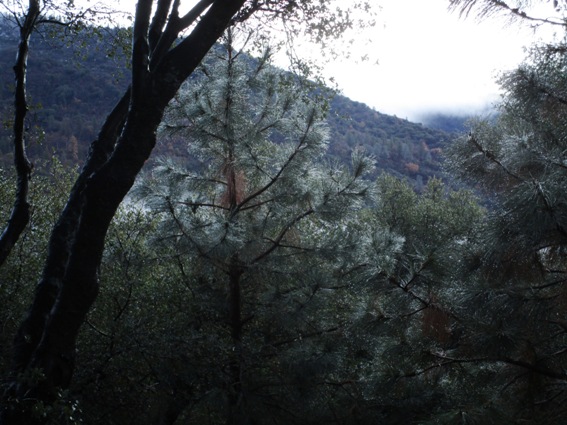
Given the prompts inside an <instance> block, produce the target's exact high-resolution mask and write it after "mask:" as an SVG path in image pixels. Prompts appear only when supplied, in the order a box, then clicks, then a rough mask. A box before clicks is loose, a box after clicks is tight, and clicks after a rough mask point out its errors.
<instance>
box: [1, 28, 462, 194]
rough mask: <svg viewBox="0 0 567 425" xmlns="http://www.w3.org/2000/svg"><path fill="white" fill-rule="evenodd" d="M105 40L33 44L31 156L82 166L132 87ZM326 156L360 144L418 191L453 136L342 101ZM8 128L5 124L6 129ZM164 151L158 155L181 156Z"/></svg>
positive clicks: (8, 59)
mask: <svg viewBox="0 0 567 425" xmlns="http://www.w3.org/2000/svg"><path fill="white" fill-rule="evenodd" d="M110 36H112V33H111V32H110V31H109V32H108V34H106V35H104V36H103V37H102V38H96V37H78V38H77V39H75V40H73V42H72V43H67V44H66V43H64V42H62V41H60V40H58V39H55V40H54V39H53V38H52V37H47V36H45V37H41V36H36V37H35V38H34V39H33V40H32V44H31V50H30V60H29V66H28V72H29V77H28V84H29V90H28V93H29V95H30V105H31V113H30V115H29V116H30V120H29V127H30V129H32V132H31V137H30V142H29V143H30V145H29V152H30V156H31V157H32V158H38V157H40V158H42V157H43V158H45V157H50V156H51V155H56V156H57V157H59V158H60V159H61V160H62V161H63V162H65V163H80V162H81V161H82V159H83V158H84V157H85V155H86V153H87V151H88V146H89V143H90V142H91V141H92V140H93V138H94V137H96V133H97V131H98V129H99V127H100V125H101V124H102V122H103V120H104V118H105V116H106V115H107V114H108V112H109V111H110V110H111V108H112V106H113V105H114V103H115V102H116V101H117V100H118V99H119V97H120V95H121V94H122V93H123V91H124V89H125V88H126V86H127V77H128V75H127V69H126V68H125V59H124V55H123V54H121V50H120V49H118V50H115V51H112V52H109V51H108V47H107V46H108V41H109V39H110ZM16 46H17V40H16V38H15V36H14V33H13V31H11V30H10V29H9V28H7V26H6V24H4V25H3V26H2V28H0V79H1V81H2V84H1V85H0V99H1V102H0V105H1V108H2V109H1V110H2V112H3V117H4V121H5V122H6V121H7V118H9V117H10V116H11V114H10V110H11V105H12V102H13V99H12V93H13V89H12V82H13V72H12V66H13V60H14V57H15V49H16ZM329 125H330V130H331V144H330V150H329V154H330V155H333V156H335V157H339V158H340V159H344V160H348V158H349V156H350V152H351V150H352V149H353V148H355V147H360V146H362V147H364V148H365V149H366V150H367V151H368V152H369V153H370V154H372V155H374V156H375V158H376V166H377V173H379V172H381V171H387V172H389V173H393V174H395V175H398V176H401V175H403V176H407V177H409V178H410V179H411V180H413V181H414V184H415V185H416V187H418V188H419V187H420V186H421V185H422V183H423V182H424V181H426V180H427V179H428V178H429V177H431V176H433V175H439V174H440V153H441V150H442V148H443V145H444V143H446V142H447V141H448V140H449V139H450V138H451V137H452V136H451V135H450V134H449V133H446V132H443V131H440V130H435V129H431V128H428V127H425V126H423V125H421V124H416V123H411V122H409V121H407V120H403V119H400V118H397V117H393V116H388V115H385V114H381V113H379V112H377V111H374V110H373V109H371V108H369V107H368V106H366V105H364V104H362V103H358V102H354V101H351V100H350V99H348V98H346V97H343V96H337V97H336V98H335V99H334V100H333V101H332V104H331V110H330V113H329ZM4 127H6V126H4ZM178 148H179V147H171V146H162V147H161V149H160V148H158V152H161V153H162V154H163V153H170V152H171V151H173V152H176V151H177V152H178ZM9 162H11V146H10V131H9V128H3V129H2V132H1V133H0V165H6V164H7V163H9Z"/></svg>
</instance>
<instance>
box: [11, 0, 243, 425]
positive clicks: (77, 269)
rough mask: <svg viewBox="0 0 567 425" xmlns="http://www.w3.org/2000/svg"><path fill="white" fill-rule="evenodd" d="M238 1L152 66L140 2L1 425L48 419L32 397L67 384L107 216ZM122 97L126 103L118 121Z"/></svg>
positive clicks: (213, 12)
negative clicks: (128, 62) (128, 79)
mask: <svg viewBox="0 0 567 425" xmlns="http://www.w3.org/2000/svg"><path fill="white" fill-rule="evenodd" d="M161 1H166V0H161ZM244 2H245V0H216V1H213V2H212V4H211V5H210V7H209V8H208V9H207V10H206V12H205V14H204V15H203V16H202V17H201V19H200V21H199V23H198V24H197V25H196V26H195V28H194V29H193V30H192V32H191V34H190V35H189V36H188V37H187V38H185V39H184V40H183V41H182V42H181V43H179V44H178V45H177V46H176V47H174V48H173V49H171V50H169V51H168V52H167V53H164V55H163V58H158V59H156V63H157V65H156V66H155V69H153V70H152V69H150V67H149V63H150V61H151V60H152V59H154V58H151V57H149V56H151V54H152V52H150V50H149V47H148V46H149V42H148V28H149V26H148V20H149V19H150V15H149V13H147V11H148V7H150V8H151V3H152V2H151V1H145V2H144V1H140V2H139V4H138V7H137V14H136V23H135V30H134V40H133V61H132V62H133V69H132V88H131V92H130V93H131V94H130V95H125V96H124V97H123V99H122V102H121V103H120V104H119V105H117V107H116V108H115V110H114V111H113V113H112V114H111V115H110V116H109V118H108V119H107V122H106V124H105V126H104V127H103V131H102V132H101V135H100V137H99V138H98V139H97V141H95V142H93V144H92V145H91V153H90V155H89V160H88V162H87V164H86V166H85V167H84V168H83V170H82V171H81V174H80V176H79V178H78V180H77V182H76V184H75V187H74V188H73V190H72V193H71V195H70V199H69V203H68V204H67V207H66V208H65V210H64V212H63V214H62V215H61V217H60V219H59V221H58V223H57V226H56V227H55V229H54V231H53V234H52V237H51V241H50V249H49V253H48V259H47V261H46V266H45V268H44V273H43V277H42V279H41V282H40V284H39V286H38V288H37V290H36V294H35V299H34V301H33V304H32V306H31V308H30V311H29V313H28V318H27V319H26V321H24V323H23V324H22V327H21V329H20V331H19V333H18V337H17V338H16V349H15V352H14V359H13V365H14V367H13V376H12V381H13V382H12V384H11V385H10V387H9V389H8V391H7V392H6V393H5V395H4V400H3V402H4V403H3V409H2V415H1V416H0V423H1V424H2V425H12V424H23V423H26V424H36V423H37V424H42V423H45V422H46V421H47V419H48V418H45V417H41V418H37V417H34V416H33V415H32V413H31V410H33V407H34V406H35V405H37V403H38V402H41V403H48V404H49V403H52V402H53V401H54V400H55V399H56V398H57V392H58V390H59V389H61V388H68V386H69V384H70V382H71V378H72V375H73V371H74V359H75V344H76V339H77V336H78V333H79V329H80V327H81V325H82V323H83V321H84V319H85V317H86V315H87V313H88V311H89V309H90V307H91V305H92V304H93V302H94V301H95V299H96V297H97V294H98V289H99V276H98V268H99V265H100V261H101V258H102V252H103V249H104V240H105V235H106V232H107V230H108V227H109V225H110V222H111V220H112V218H113V217H114V214H115V212H116V210H117V208H118V206H119V205H120V203H121V202H122V200H123V198H124V197H125V196H126V194H127V193H128V191H129V189H130V188H131V186H132V184H133V183H134V179H135V178H136V176H137V174H138V173H139V171H140V169H141V168H142V166H143V165H144V163H145V161H146V160H147V159H148V157H149V156H150V154H151V152H152V149H153V147H154V145H155V142H156V131H157V127H158V125H159V123H160V122H161V119H162V116H163V112H164V110H165V107H166V106H167V104H168V103H169V101H170V100H171V99H172V98H173V96H174V95H175V93H176V92H177V90H178V89H179V87H180V86H181V84H182V83H183V82H184V81H185V79H186V78H187V77H188V76H189V75H190V74H191V73H192V72H193V71H194V70H195V68H196V67H197V66H198V65H199V63H200V61H201V60H202V58H203V57H204V56H205V55H206V53H207V52H208V51H209V49H210V48H211V47H212V46H213V45H214V43H215V42H216V40H217V39H218V38H219V37H220V36H221V35H222V33H223V31H224V30H225V29H226V28H227V26H229V25H230V22H231V19H232V17H233V16H234V14H235V13H236V12H237V11H238V10H239V9H240V8H241V7H242V5H243V4H244ZM204 3H207V2H200V3H199V4H198V6H199V7H202V5H203V4H204ZM209 3H210V2H209ZM196 7H197V6H196ZM158 9H159V8H158ZM174 11H175V12H176V9H175V8H174ZM140 20H142V21H143V22H140ZM173 20H175V19H173ZM181 29H183V28H179V30H181ZM168 36H169V34H168ZM156 45H159V42H157V43H156ZM125 99H127V100H129V103H128V109H127V114H126V115H125V120H124V122H125V124H124V125H123V126H122V125H120V123H121V122H122V121H123V120H122V118H123V116H124V114H123V111H124V104H123V102H125ZM118 135H119V137H118ZM117 138H118V139H117ZM116 140H117V141H116ZM115 142H116V143H115ZM61 249H62V250H61ZM34 370H39V371H40V372H41V373H42V378H41V380H39V382H30V380H19V381H18V379H17V375H18V374H22V373H27V372H31V371H34Z"/></svg>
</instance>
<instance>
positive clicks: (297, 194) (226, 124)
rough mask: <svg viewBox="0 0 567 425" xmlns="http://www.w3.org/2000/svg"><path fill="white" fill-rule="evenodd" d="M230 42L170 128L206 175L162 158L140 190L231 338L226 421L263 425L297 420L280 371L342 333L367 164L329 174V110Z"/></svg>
mask: <svg viewBox="0 0 567 425" xmlns="http://www.w3.org/2000/svg"><path fill="white" fill-rule="evenodd" d="M233 38H234V37H233V34H232V32H228V33H227V34H226V37H225V45H224V46H223V47H222V48H219V49H217V50H216V51H215V52H214V53H213V54H211V55H210V56H209V58H208V60H206V61H205V63H204V65H203V66H202V67H201V72H200V75H199V76H198V77H197V78H194V79H193V80H191V81H190V82H188V84H187V85H186V86H185V87H184V89H183V90H182V91H181V92H180V94H179V95H178V96H177V97H176V99H175V102H174V103H173V104H172V105H170V108H169V111H168V112H167V113H166V116H165V120H164V123H163V125H162V128H161V133H162V135H163V137H169V138H174V139H175V140H176V141H177V143H186V144H187V147H188V150H189V153H190V155H192V156H194V157H195V158H196V159H197V162H198V164H197V166H196V167H194V168H195V169H189V168H187V167H186V166H184V164H178V163H175V161H173V160H170V159H169V160H168V159H164V160H162V161H161V162H160V163H159V165H158V166H157V167H156V168H155V169H153V170H152V172H151V173H150V175H148V176H146V177H145V178H144V179H143V180H142V181H141V182H140V184H139V185H138V187H137V190H136V192H135V193H136V196H138V197H139V198H141V199H142V200H143V202H144V205H146V206H147V207H148V208H151V209H152V211H155V212H156V213H157V214H159V216H160V229H159V230H158V232H157V235H158V237H157V238H156V241H155V243H156V244H158V245H161V246H169V247H170V248H171V247H175V248H174V250H175V251H176V252H178V253H182V254H181V255H182V262H184V263H185V264H191V265H192V267H193V269H194V270H195V273H196V280H197V281H198V282H200V283H199V285H200V290H199V291H200V292H199V295H198V297H199V298H200V299H201V300H205V299H206V302H208V303H209V308H212V309H213V311H214V314H216V315H217V319H216V322H215V321H214V319H213V324H214V325H213V326H214V327H216V329H217V330H216V332H217V333H218V329H219V326H220V327H221V329H224V330H223V332H221V335H220V336H219V338H220V340H221V341H222V342H221V344H220V346H215V348H218V361H220V362H221V364H222V365H223V366H222V369H223V370H224V371H225V372H224V376H223V377H222V378H221V380H223V381H224V384H223V386H222V387H223V388H224V389H223V391H222V393H223V397H224V399H225V401H226V409H225V410H224V412H225V415H226V418H225V420H226V421H227V422H226V423H230V424H244V423H250V421H251V420H252V418H254V420H255V421H257V423H264V422H265V421H267V420H268V419H266V418H265V419H261V418H263V416H265V415H268V417H278V416H284V417H285V416H286V415H287V416H289V413H286V411H288V409H290V408H291V407H292V405H291V404H290V405H289V406H288V407H286V404H289V403H291V398H290V395H289V392H290V391H291V390H290V388H291V387H290V386H289V385H288V384H283V382H286V381H289V378H288V377H285V378H284V376H285V375H286V373H284V371H283V370H282V369H281V368H282V367H283V365H284V364H289V365H292V364H301V361H300V360H298V356H299V357H302V356H306V353H307V352H309V350H310V349H309V348H308V344H307V343H305V344H300V345H298V343H299V342H300V341H301V339H302V335H311V337H316V336H318V335H322V334H325V333H327V332H332V331H336V329H338V327H339V323H337V321H336V320H334V319H332V317H333V316H330V313H329V310H331V306H330V305H328V306H327V307H326V310H325V308H324V307H322V306H324V305H325V302H326V301H329V299H330V296H329V294H328V292H333V291H332V290H331V289H328V290H327V291H325V288H331V287H333V286H334V284H333V277H332V276H333V270H335V269H338V268H340V266H343V265H344V264H345V263H347V262H348V260H347V258H348V255H347V253H348V252H349V251H350V252H353V251H354V247H355V246H356V242H355V241H356V235H355V234H354V232H349V231H348V230H347V229H346V225H345V220H347V219H348V218H349V215H350V216H352V215H353V214H354V213H355V212H356V211H357V210H358V209H360V208H361V207H362V206H363V205H364V203H365V202H366V201H367V200H368V199H369V196H370V190H369V188H368V183H367V182H365V181H364V180H363V179H362V177H363V176H364V175H365V174H366V172H367V171H369V170H370V168H371V161H370V159H369V158H366V157H365V156H363V155H362V154H360V153H355V154H354V155H353V162H352V164H351V167H350V168H348V167H345V166H342V165H339V164H327V163H326V162H325V161H324V159H323V155H324V153H325V151H326V148H327V143H328V137H329V136H328V130H327V127H326V124H325V121H324V115H323V112H322V108H321V105H320V104H318V103H317V101H316V99H315V97H314V96H312V93H310V92H308V91H306V90H305V89H304V88H303V87H302V82H301V81H299V80H297V79H296V78H295V77H293V76H290V75H286V74H284V73H282V72H281V71H277V70H276V69H274V68H273V67H272V66H271V65H270V51H269V50H266V53H265V54H264V55H263V56H262V57H261V58H259V59H254V60H252V59H250V58H249V57H247V56H245V55H244V53H242V52H241V51H237V50H236V49H235V48H234V45H235V41H234V39H233ZM335 260H336V263H335V264H333V261H335ZM341 262H342V263H341ZM223 303H224V304H225V305H224V306H223ZM315 306H316V307H317V308H315ZM208 314H211V313H210V311H209V312H208ZM214 314H213V315H214ZM325 317H327V320H325V319H324V318H325ZM329 317H331V318H329ZM219 320H220V323H219ZM208 326H211V324H210V323H209V324H208ZM277 346H280V347H281V349H280V350H283V349H287V350H286V351H284V353H285V354H281V352H279V350H275V347H277ZM290 347H291V348H290ZM206 349H208V350H210V349H211V347H206ZM311 349H313V348H311ZM286 357H287V360H286ZM278 376H279V378H278ZM297 379H299V376H297ZM276 382H277V383H278V384H277V385H276ZM266 386H267V387H274V390H272V391H271V392H270V395H268V393H267V392H266V391H265V390H264V389H263V388H264V387H266ZM294 386H295V388H297V385H296V383H294ZM271 403H275V404H277V405H278V406H279V408H278V409H275V410H274V409H273V408H270V406H272V407H273V404H271ZM305 406H306V408H307V406H308V405H307V404H305ZM295 409H297V407H295ZM292 410H293V409H292ZM288 420H289V418H288Z"/></svg>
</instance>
